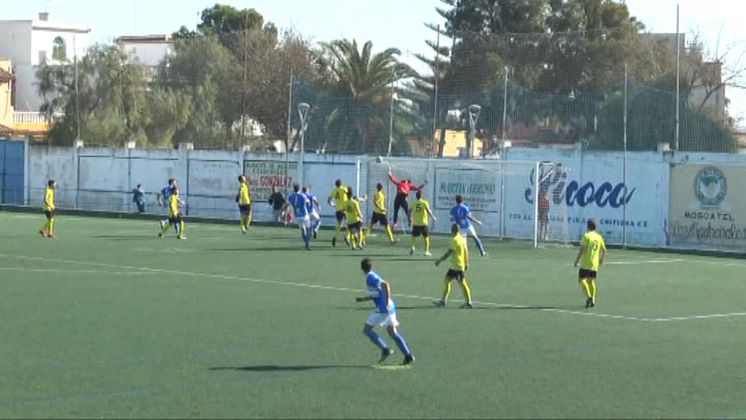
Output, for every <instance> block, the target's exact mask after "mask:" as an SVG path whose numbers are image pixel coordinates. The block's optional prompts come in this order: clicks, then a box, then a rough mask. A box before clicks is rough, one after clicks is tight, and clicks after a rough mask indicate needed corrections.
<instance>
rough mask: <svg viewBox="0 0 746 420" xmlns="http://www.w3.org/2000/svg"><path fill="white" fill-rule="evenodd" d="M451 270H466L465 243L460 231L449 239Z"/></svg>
mask: <svg viewBox="0 0 746 420" xmlns="http://www.w3.org/2000/svg"><path fill="white" fill-rule="evenodd" d="M449 249H450V250H451V270H457V271H466V260H467V255H468V254H467V253H468V250H467V244H466V238H465V237H463V236H461V234H460V233H458V234H456V236H454V237H453V239H451V246H450V248H449Z"/></svg>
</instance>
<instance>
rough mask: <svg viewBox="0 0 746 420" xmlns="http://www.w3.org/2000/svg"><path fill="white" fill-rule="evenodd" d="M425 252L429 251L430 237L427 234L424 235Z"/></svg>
mask: <svg viewBox="0 0 746 420" xmlns="http://www.w3.org/2000/svg"><path fill="white" fill-rule="evenodd" d="M425 252H426V253H427V252H430V237H429V236H426V237H425Z"/></svg>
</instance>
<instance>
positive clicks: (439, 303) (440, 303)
mask: <svg viewBox="0 0 746 420" xmlns="http://www.w3.org/2000/svg"><path fill="white" fill-rule="evenodd" d="M433 305H435V306H436V307H438V308H445V307H446V301H444V300H443V299H438V300H436V301H435V302H433Z"/></svg>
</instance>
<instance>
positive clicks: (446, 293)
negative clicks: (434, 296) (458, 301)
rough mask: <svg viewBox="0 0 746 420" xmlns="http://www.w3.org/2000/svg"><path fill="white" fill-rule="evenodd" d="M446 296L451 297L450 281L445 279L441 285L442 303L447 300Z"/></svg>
mask: <svg viewBox="0 0 746 420" xmlns="http://www.w3.org/2000/svg"><path fill="white" fill-rule="evenodd" d="M448 296H451V279H449V278H448V277H446V279H445V281H444V283H443V302H445V301H447V300H448Z"/></svg>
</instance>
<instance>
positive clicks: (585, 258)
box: [575, 219, 606, 308]
mask: <svg viewBox="0 0 746 420" xmlns="http://www.w3.org/2000/svg"><path fill="white" fill-rule="evenodd" d="M604 261H606V243H605V242H604V238H603V237H602V236H601V235H599V234H598V233H597V232H596V221H595V220H593V219H590V220H588V232H586V234H585V235H583V239H581V240H580V250H578V256H577V257H576V258H575V267H577V266H578V263H580V271H579V272H578V279H579V280H580V287H581V289H582V290H583V293H585V296H586V300H585V307H586V308H593V307H594V306H596V291H597V289H596V277H597V275H598V269H599V268H600V267H601V266H602V265H603V264H604Z"/></svg>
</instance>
